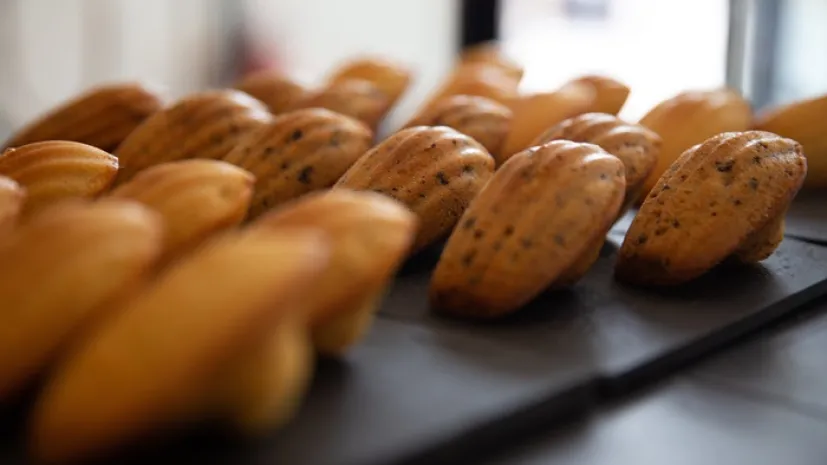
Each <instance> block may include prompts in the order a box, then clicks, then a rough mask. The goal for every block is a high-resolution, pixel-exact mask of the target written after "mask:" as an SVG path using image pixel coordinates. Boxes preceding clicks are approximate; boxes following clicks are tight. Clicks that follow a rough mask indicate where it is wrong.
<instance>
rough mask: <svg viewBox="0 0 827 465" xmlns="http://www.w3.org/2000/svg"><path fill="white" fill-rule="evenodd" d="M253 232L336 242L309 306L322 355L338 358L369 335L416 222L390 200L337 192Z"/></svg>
mask: <svg viewBox="0 0 827 465" xmlns="http://www.w3.org/2000/svg"><path fill="white" fill-rule="evenodd" d="M251 227H253V228H256V229H258V230H264V231H268V230H271V229H276V230H278V229H279V228H284V227H308V228H317V229H320V230H322V231H324V232H325V233H327V235H328V236H330V237H331V238H332V239H331V242H332V243H331V263H330V265H329V266H328V268H327V270H326V271H325V273H324V275H323V276H322V277H321V278H320V279H319V280H318V281H317V282H316V284H315V285H314V292H313V293H312V294H309V295H308V296H307V300H306V301H305V304H306V305H307V308H308V311H309V312H311V314H310V323H311V328H312V330H313V336H314V343H315V345H316V348H317V350H319V351H320V352H321V353H323V354H327V355H339V354H341V353H342V352H343V351H344V350H346V349H347V348H348V347H349V346H351V345H353V344H354V343H355V342H357V341H358V340H359V339H360V338H361V337H362V335H363V334H364V333H365V332H366V330H367V329H368V327H369V325H370V322H371V321H372V316H373V314H374V313H375V311H376V305H377V304H378V301H379V300H381V296H383V295H384V292H385V288H386V287H387V285H388V284H389V281H390V280H391V279H392V277H393V275H394V273H395V272H396V269H397V268H398V266H399V265H400V263H401V262H402V260H404V258H405V257H406V256H407V255H408V251H409V249H410V246H411V245H412V244H413V240H414V237H415V235H416V227H417V219H416V216H415V215H414V214H413V213H412V212H411V211H410V210H409V209H408V208H407V207H405V206H404V205H403V204H401V203H399V202H397V201H395V200H393V199H391V198H389V197H387V196H384V195H380V194H377V193H374V192H358V191H351V190H346V189H334V190H329V191H323V192H317V193H313V194H309V195H307V196H305V197H302V198H301V199H298V200H296V201H295V202H292V203H290V204H286V205H284V206H283V207H282V208H278V209H276V210H273V211H272V212H270V213H268V214H267V215H265V216H262V217H261V218H260V219H259V220H258V221H256V223H254V225H253V226H251Z"/></svg>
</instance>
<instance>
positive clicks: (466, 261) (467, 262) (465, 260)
mask: <svg viewBox="0 0 827 465" xmlns="http://www.w3.org/2000/svg"><path fill="white" fill-rule="evenodd" d="M476 255H477V251H476V250H472V251H470V252H468V253H467V254H465V255H463V256H462V266H466V267H467V266H471V263H473V262H474V257H475V256H476Z"/></svg>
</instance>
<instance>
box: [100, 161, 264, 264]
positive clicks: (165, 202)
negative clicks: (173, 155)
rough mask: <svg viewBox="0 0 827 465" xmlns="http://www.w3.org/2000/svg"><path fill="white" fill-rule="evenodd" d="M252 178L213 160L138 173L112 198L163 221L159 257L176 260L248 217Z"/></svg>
mask: <svg viewBox="0 0 827 465" xmlns="http://www.w3.org/2000/svg"><path fill="white" fill-rule="evenodd" d="M254 182H255V177H254V176H253V175H252V174H250V173H249V172H247V171H245V170H243V169H241V168H238V167H236V166H233V165H231V164H229V163H225V162H223V161H218V160H199V159H192V160H181V161H174V162H168V163H162V164H160V165H155V166H153V167H150V168H147V169H145V170H144V171H141V172H140V173H138V174H137V175H136V176H135V177H134V178H132V180H131V181H129V182H127V183H125V184H122V185H120V186H119V187H118V188H116V189H115V190H114V191H112V194H111V196H112V197H115V198H123V199H131V200H135V201H138V202H140V203H142V204H144V205H146V206H148V207H150V208H151V209H153V210H155V211H156V212H158V213H159V214H160V215H161V217H162V218H163V221H164V256H165V257H166V258H169V257H175V256H180V255H181V254H183V253H185V252H187V251H190V250H192V249H193V248H195V247H196V246H198V245H199V244H201V243H202V242H203V241H204V240H205V239H207V238H208V237H210V236H211V235H213V234H215V233H217V232H219V231H222V230H225V229H227V228H230V227H233V226H235V225H237V224H239V223H241V221H242V220H243V219H244V218H245V217H246V216H247V208H248V207H249V205H250V199H251V198H252V195H253V184H254Z"/></svg>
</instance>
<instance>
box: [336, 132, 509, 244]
mask: <svg viewBox="0 0 827 465" xmlns="http://www.w3.org/2000/svg"><path fill="white" fill-rule="evenodd" d="M493 172H494V158H493V157H491V155H490V154H489V153H488V152H487V151H486V150H485V147H483V146H482V145H480V143H479V142H477V141H475V140H474V139H471V138H470V137H468V136H466V135H465V134H462V133H459V132H457V131H456V130H454V129H451V128H448V127H445V126H417V127H413V128H408V129H403V130H401V131H399V132H397V133H396V134H394V135H392V136H390V137H388V138H387V139H385V140H384V141H382V142H381V143H380V144H379V145H377V146H375V147H373V148H372V149H370V150H369V151H368V152H367V153H365V154H364V155H363V156H362V157H361V158H359V160H357V161H356V163H355V164H354V165H353V166H352V167H351V168H350V169H349V170H348V171H347V172H346V173H345V174H344V176H342V178H341V179H340V180H339V182H337V183H336V187H338V188H346V189H352V190H370V191H375V192H378V193H380V194H384V195H387V196H390V197H392V198H394V199H396V200H398V201H400V202H402V203H403V204H405V205H406V206H407V207H408V208H410V209H411V210H412V211H413V212H414V213H416V215H417V217H419V231H418V233H417V237H416V240H415V242H414V245H413V250H414V251H417V250H419V249H421V248H423V247H425V246H426V245H428V244H431V243H433V242H434V241H436V240H439V239H441V238H442V237H444V236H447V235H448V233H449V232H450V231H451V228H453V227H454V225H455V224H456V222H457V220H458V219H459V217H460V216H461V215H462V212H463V211H465V208H466V207H467V206H468V204H469V203H470V202H471V200H472V199H473V198H474V197H475V196H476V195H477V192H479V190H480V189H482V187H483V186H484V185H485V183H487V182H488V180H489V179H491V175H492V174H493Z"/></svg>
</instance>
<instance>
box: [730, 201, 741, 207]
mask: <svg viewBox="0 0 827 465" xmlns="http://www.w3.org/2000/svg"><path fill="white" fill-rule="evenodd" d="M732 203H733V204H734V205H735V206H736V207H737V206H738V205H741V199H735V200H733V201H732Z"/></svg>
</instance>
